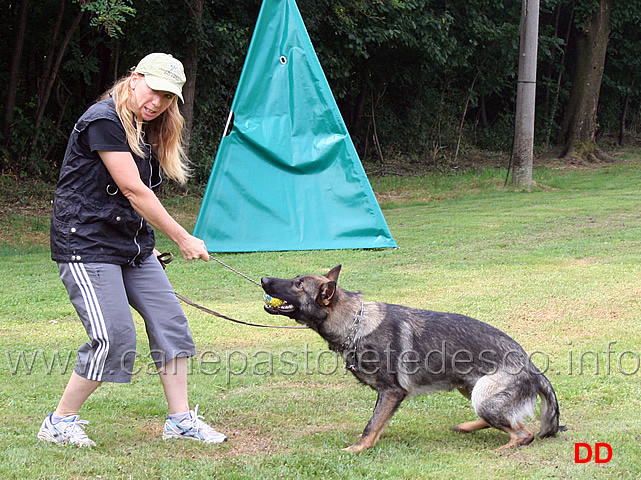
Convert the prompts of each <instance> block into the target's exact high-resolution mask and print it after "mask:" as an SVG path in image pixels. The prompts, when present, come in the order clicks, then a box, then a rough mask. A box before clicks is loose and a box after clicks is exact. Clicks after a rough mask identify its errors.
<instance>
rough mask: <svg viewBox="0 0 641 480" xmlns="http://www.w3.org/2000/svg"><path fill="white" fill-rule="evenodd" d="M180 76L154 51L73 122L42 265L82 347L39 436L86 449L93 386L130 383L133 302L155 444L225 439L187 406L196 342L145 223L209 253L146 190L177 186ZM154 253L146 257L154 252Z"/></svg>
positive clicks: (186, 250)
mask: <svg viewBox="0 0 641 480" xmlns="http://www.w3.org/2000/svg"><path fill="white" fill-rule="evenodd" d="M184 83H185V74H184V70H183V66H182V64H181V63H180V62H179V61H178V60H176V59H175V58H173V57H172V56H171V55H167V54H164V53H152V54H150V55H148V56H146V57H145V58H143V59H142V60H141V61H140V63H139V64H138V65H137V66H136V68H135V69H134V70H133V72H132V73H131V74H130V75H129V76H127V77H124V78H122V79H121V80H119V81H118V82H116V84H115V85H114V86H113V87H112V88H111V89H110V90H109V91H108V92H107V93H106V94H105V95H104V97H103V99H102V100H101V101H99V102H97V103H96V104H94V105H92V106H91V107H90V108H89V109H88V110H87V111H86V112H85V113H84V114H83V115H82V116H81V117H80V119H79V120H78V122H77V123H76V125H75V126H74V129H73V132H72V134H71V137H70V138H69V143H68V145H67V151H66V153H65V158H64V161H63V164H62V168H61V171H60V178H59V181H58V185H57V187H56V191H55V198H54V207H53V216H52V221H51V257H52V259H53V260H54V261H56V262H58V268H59V270H60V278H61V279H62V281H63V283H64V284H65V287H66V288H67V291H68V293H69V297H70V299H71V302H72V303H73V305H74V307H75V308H76V311H77V312H78V315H79V317H80V319H81V320H82V322H83V324H84V326H85V329H86V331H87V334H88V336H89V340H90V341H89V342H88V343H86V344H84V345H82V346H81V347H80V349H79V350H78V359H77V363H76V367H75V369H74V372H73V373H72V375H71V378H70V379H69V382H68V384H67V387H66V389H65V391H64V393H63V395H62V398H61V399H60V403H59V404H58V407H57V408H56V411H55V412H54V413H52V414H49V415H47V417H46V418H45V420H44V421H43V423H42V427H41V428H40V431H39V433H38V438H39V439H41V440H45V441H49V442H54V443H60V444H64V445H67V444H75V445H79V446H93V445H95V443H94V442H93V441H92V440H90V439H89V438H88V437H87V435H86V433H85V432H84V426H85V425H86V424H87V423H88V422H87V421H85V420H80V419H79V417H78V412H79V410H80V407H81V406H82V405H83V404H84V402H85V401H86V400H87V398H89V396H90V395H91V394H92V393H93V392H94V391H95V390H96V389H97V388H98V387H99V386H100V384H101V383H102V382H119V383H126V382H129V381H130V380H131V376H132V372H133V364H134V357H135V349H136V337H135V330H134V324H133V319H132V315H131V310H130V307H129V306H130V305H131V307H133V308H134V309H136V310H137V311H138V312H139V313H140V315H141V316H142V317H143V319H144V321H145V326H146V330H147V335H148V337H149V345H150V348H151V355H152V358H153V360H154V362H155V365H156V368H157V370H158V372H159V374H160V379H161V382H162V385H163V388H164V392H165V396H166V398H167V403H168V407H169V415H168V417H167V420H166V422H165V426H164V429H163V438H164V439H168V438H189V439H195V440H200V441H203V442H207V443H219V442H224V441H225V440H226V437H225V435H223V434H221V433H218V432H216V431H215V430H214V429H213V428H211V427H210V426H209V425H207V424H206V423H204V422H203V421H202V420H201V418H202V417H200V416H199V415H198V406H196V408H195V409H194V410H191V409H190V408H189V402H188V395H187V359H188V357H191V356H193V355H195V346H194V342H193V340H192V336H191V332H190V330H189V327H188V325H187V319H186V317H185V315H184V313H183V311H182V308H181V307H180V304H179V303H178V300H177V299H176V296H175V294H174V292H173V289H172V288H171V285H170V284H169V281H168V279H167V276H166V275H165V273H164V271H163V268H162V266H161V264H160V262H159V261H158V259H157V258H156V255H157V253H158V252H157V251H156V250H155V249H154V244H155V239H154V232H153V230H152V228H151V227H154V228H156V229H158V230H160V231H161V232H162V233H164V234H165V235H166V236H167V237H168V238H170V239H171V240H172V241H174V242H175V243H176V244H177V245H178V248H179V249H180V252H181V254H182V255H183V257H184V258H186V259H188V260H192V259H198V258H199V259H202V260H204V261H207V260H208V259H209V256H208V252H207V248H206V246H205V244H204V242H203V241H202V240H200V239H199V238H196V237H194V236H192V235H190V234H189V233H187V231H186V230H185V229H184V228H183V227H182V226H180V225H179V224H178V222H176V221H175V220H174V219H173V218H172V217H171V216H170V215H169V214H168V213H167V211H166V210H165V208H164V207H163V206H162V204H161V203H160V201H159V200H158V198H157V197H156V195H155V194H154V192H153V190H152V189H153V188H155V187H157V186H158V185H159V184H160V182H161V180H162V179H161V172H164V174H165V175H167V176H169V177H170V178H172V179H173V180H176V181H178V182H181V183H184V182H185V180H186V178H187V175H188V171H187V167H186V158H185V155H184V152H183V149H182V145H181V143H182V129H183V118H182V116H181V114H180V112H179V110H178V98H180V99H181V100H183V98H182V86H183V85H184ZM154 253H155V254H154Z"/></svg>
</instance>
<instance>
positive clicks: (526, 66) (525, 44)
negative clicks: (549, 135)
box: [512, 0, 539, 188]
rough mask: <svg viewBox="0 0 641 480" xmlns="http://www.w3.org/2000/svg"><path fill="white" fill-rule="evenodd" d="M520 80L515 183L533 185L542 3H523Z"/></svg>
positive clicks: (513, 170) (515, 148) (525, 1)
mask: <svg viewBox="0 0 641 480" xmlns="http://www.w3.org/2000/svg"><path fill="white" fill-rule="evenodd" d="M521 5H522V6H521V37H520V47H519V77H518V86H517V91H516V117H515V119H514V150H513V151H512V159H513V168H512V184H513V185H517V186H523V187H527V188H530V187H531V186H532V158H533V156H534V114H535V111H536V109H535V101H536V59H537V58H536V57H537V50H538V35H539V0H522V4H521Z"/></svg>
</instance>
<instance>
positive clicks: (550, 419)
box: [539, 374, 566, 438]
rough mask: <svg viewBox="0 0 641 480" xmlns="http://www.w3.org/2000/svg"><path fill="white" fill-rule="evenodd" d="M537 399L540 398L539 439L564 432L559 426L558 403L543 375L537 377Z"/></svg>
mask: <svg viewBox="0 0 641 480" xmlns="http://www.w3.org/2000/svg"><path fill="white" fill-rule="evenodd" d="M539 397H541V431H540V432H539V437H541V438H545V437H553V436H554V435H556V434H557V433H558V432H562V431H564V430H566V428H565V427H564V426H562V425H559V402H558V401H557V399H556V393H555V392H554V388H552V384H551V383H550V381H549V380H548V379H547V378H546V376H545V375H543V374H540V375H539Z"/></svg>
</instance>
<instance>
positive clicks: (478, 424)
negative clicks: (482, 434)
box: [454, 419, 491, 433]
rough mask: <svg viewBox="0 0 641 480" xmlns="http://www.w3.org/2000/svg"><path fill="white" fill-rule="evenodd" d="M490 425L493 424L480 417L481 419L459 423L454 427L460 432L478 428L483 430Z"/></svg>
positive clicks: (473, 430)
mask: <svg viewBox="0 0 641 480" xmlns="http://www.w3.org/2000/svg"><path fill="white" fill-rule="evenodd" d="M490 427H491V425H490V424H489V423H487V422H486V421H485V420H483V419H480V420H474V421H473V422H465V423H459V424H458V425H457V426H456V427H454V431H455V432H459V433H471V432H475V431H477V430H482V429H484V428H490Z"/></svg>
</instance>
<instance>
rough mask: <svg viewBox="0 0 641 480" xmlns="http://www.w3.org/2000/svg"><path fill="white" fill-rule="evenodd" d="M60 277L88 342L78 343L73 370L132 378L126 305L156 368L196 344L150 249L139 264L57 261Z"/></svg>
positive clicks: (103, 378) (132, 340) (132, 334)
mask: <svg viewBox="0 0 641 480" xmlns="http://www.w3.org/2000/svg"><path fill="white" fill-rule="evenodd" d="M58 268H59V270H60V278H61V279H62V282H63V283H64V284H65V287H66V288H67V292H68V293H69V298H70V299H71V303H72V304H73V306H74V307H75V308H76V311H77V312H78V316H79V317H80V320H81V321H82V323H83V325H84V327H85V330H86V331H87V335H88V336H89V340H90V341H89V342H88V343H85V344H84V345H82V346H81V347H80V348H79V349H78V359H77V362H76V367H75V369H74V371H75V372H76V373H77V374H78V375H80V376H81V377H83V378H87V379H89V380H95V381H99V382H117V383H127V382H129V381H131V377H132V374H133V368H134V360H135V358H136V330H135V327H134V322H133V317H132V315H131V309H130V305H131V307H133V308H134V309H135V310H136V311H137V312H138V313H139V314H140V315H141V316H142V318H143V319H144V321H145V328H146V330H147V336H148V337H149V348H150V350H151V357H152V359H153V361H154V363H155V365H156V368H161V367H162V366H163V365H165V364H166V363H167V362H169V361H170V360H172V359H174V358H177V357H192V356H194V355H195V354H196V347H195V346H194V341H193V339H192V335H191V331H190V330H189V326H188V324H187V317H185V314H184V312H183V310H182V307H181V306H180V303H179V302H178V299H177V298H176V295H175V293H174V290H173V288H172V287H171V284H170V283H169V279H168V278H167V275H166V274H165V272H164V270H163V269H162V266H161V265H160V262H159V261H158V259H157V258H156V256H155V255H150V256H149V257H148V258H146V259H145V260H144V261H143V262H142V264H141V265H140V266H139V267H135V266H129V265H112V264H108V263H59V264H58Z"/></svg>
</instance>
